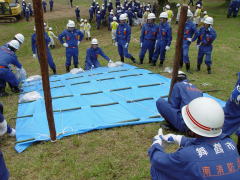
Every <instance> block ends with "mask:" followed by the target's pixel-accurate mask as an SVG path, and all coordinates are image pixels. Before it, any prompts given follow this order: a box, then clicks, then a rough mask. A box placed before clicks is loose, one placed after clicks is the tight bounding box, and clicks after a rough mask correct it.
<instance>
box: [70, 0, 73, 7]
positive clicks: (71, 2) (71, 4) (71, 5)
mask: <svg viewBox="0 0 240 180" xmlns="http://www.w3.org/2000/svg"><path fill="white" fill-rule="evenodd" d="M69 1H70V7H71V8H73V0H69Z"/></svg>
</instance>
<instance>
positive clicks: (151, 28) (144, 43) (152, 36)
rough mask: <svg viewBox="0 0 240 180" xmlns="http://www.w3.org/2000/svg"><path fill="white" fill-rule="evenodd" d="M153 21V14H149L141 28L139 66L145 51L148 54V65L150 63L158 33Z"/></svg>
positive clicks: (154, 17)
mask: <svg viewBox="0 0 240 180" xmlns="http://www.w3.org/2000/svg"><path fill="white" fill-rule="evenodd" d="M155 19H156V16H155V14H153V13H150V14H149V15H148V18H147V23H146V24H144V25H143V27H142V30H141V36H140V46H141V51H140V53H139V60H140V62H139V64H143V60H144V56H145V54H146V52H147V50H148V52H149V63H151V62H152V56H153V53H154V48H155V43H156V39H157V32H158V26H157V25H156V24H155Z"/></svg>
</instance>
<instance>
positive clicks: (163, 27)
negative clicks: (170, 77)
mask: <svg viewBox="0 0 240 180" xmlns="http://www.w3.org/2000/svg"><path fill="white" fill-rule="evenodd" d="M171 42H172V28H171V27H170V26H169V24H168V23H167V22H166V23H160V24H159V27H158V35H157V42H156V47H155V52H154V54H153V62H155V63H156V62H157V60H158V57H159V55H160V61H164V60H165V54H166V46H170V45H171Z"/></svg>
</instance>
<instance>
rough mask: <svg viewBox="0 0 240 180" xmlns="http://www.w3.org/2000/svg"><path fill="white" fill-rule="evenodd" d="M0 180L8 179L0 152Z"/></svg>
mask: <svg viewBox="0 0 240 180" xmlns="http://www.w3.org/2000/svg"><path fill="white" fill-rule="evenodd" d="M0 179H1V180H8V179H9V172H8V169H7V167H6V164H5V161H4V158H3V154H2V152H1V151H0Z"/></svg>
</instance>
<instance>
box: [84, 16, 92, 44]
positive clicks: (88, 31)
mask: <svg viewBox="0 0 240 180" xmlns="http://www.w3.org/2000/svg"><path fill="white" fill-rule="evenodd" d="M84 33H85V37H86V40H91V39H92V38H91V25H90V24H89V23H88V21H87V19H85V20H84Z"/></svg>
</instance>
